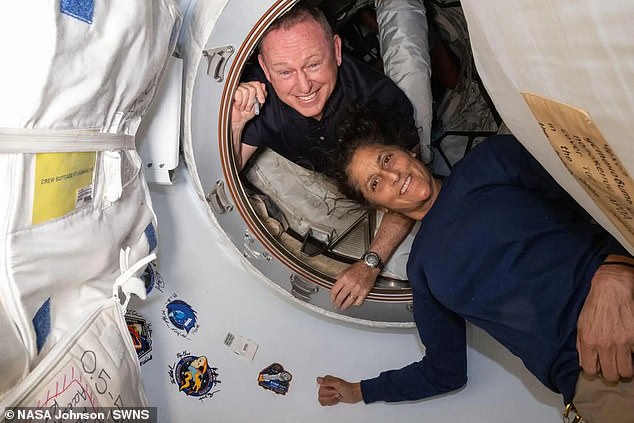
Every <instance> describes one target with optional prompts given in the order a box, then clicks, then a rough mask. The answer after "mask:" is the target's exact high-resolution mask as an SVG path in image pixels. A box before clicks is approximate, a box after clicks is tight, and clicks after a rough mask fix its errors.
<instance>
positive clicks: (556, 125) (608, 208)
mask: <svg viewBox="0 0 634 423" xmlns="http://www.w3.org/2000/svg"><path fill="white" fill-rule="evenodd" d="M522 95H523V96H524V99H525V100H526V103H528V106H529V107H530V109H531V111H532V112H533V115H535V118H536V119H537V122H538V123H539V125H540V126H541V128H542V130H543V131H544V134H545V135H546V137H547V138H548V141H550V144H551V145H552V147H553V149H554V150H555V152H556V153H557V156H558V157H559V159H560V160H561V161H562V162H563V164H564V165H565V166H566V168H567V169H568V170H569V171H570V173H571V174H572V175H573V176H574V177H575V178H576V179H577V181H578V182H579V183H580V184H581V186H582V187H583V188H584V189H585V191H586V192H587V193H588V195H589V196H590V197H591V198H592V199H593V200H594V202H595V203H596V204H597V205H598V206H599V207H600V208H601V209H602V210H603V212H604V213H605V215H606V216H607V217H608V218H609V219H610V221H611V222H612V224H614V226H615V227H616V228H617V229H618V230H619V232H620V233H621V234H622V235H623V236H624V237H625V239H626V240H627V241H628V242H629V243H630V244H631V245H634V181H632V178H630V176H629V175H628V173H627V171H626V169H625V167H624V166H623V164H622V163H621V161H620V160H619V157H618V156H617V155H616V153H615V152H614V150H612V148H611V147H610V146H609V145H608V143H607V141H606V140H605V138H604V137H603V135H602V134H601V132H600V131H599V129H598V128H597V127H596V125H595V124H594V122H592V120H591V119H590V116H589V115H588V113H587V112H585V111H584V110H581V109H577V108H574V107H571V106H569V105H567V104H564V103H560V102H558V101H555V100H552V99H548V98H544V97H542V96H538V95H535V94H530V93H522Z"/></svg>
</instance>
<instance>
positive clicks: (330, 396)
mask: <svg viewBox="0 0 634 423" xmlns="http://www.w3.org/2000/svg"><path fill="white" fill-rule="evenodd" d="M317 384H319V393H318V400H319V403H320V404H321V405H335V404H339V403H340V402H345V403H348V404H354V403H357V402H359V401H362V400H363V395H362V394H361V384H360V383H359V382H357V383H350V382H347V381H345V380H343V379H340V378H338V377H335V376H330V375H328V376H323V377H318V378H317Z"/></svg>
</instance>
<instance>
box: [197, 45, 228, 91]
mask: <svg viewBox="0 0 634 423" xmlns="http://www.w3.org/2000/svg"><path fill="white" fill-rule="evenodd" d="M234 51H235V48H233V46H225V47H218V48H212V49H209V50H203V56H205V57H206V58H207V75H212V76H213V77H214V79H215V80H216V81H217V82H222V81H223V80H224V79H225V66H226V64H227V61H228V60H229V57H231V55H232V54H233V52H234Z"/></svg>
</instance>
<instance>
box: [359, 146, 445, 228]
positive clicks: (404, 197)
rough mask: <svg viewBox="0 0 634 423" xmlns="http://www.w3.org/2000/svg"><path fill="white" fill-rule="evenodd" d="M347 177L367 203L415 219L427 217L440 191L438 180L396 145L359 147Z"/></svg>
mask: <svg viewBox="0 0 634 423" xmlns="http://www.w3.org/2000/svg"><path fill="white" fill-rule="evenodd" d="M347 174H348V179H349V180H350V182H351V184H353V186H356V187H358V189H359V191H360V192H361V194H363V196H364V197H365V199H366V200H367V201H368V202H369V203H370V204H372V205H374V206H378V207H383V208H386V209H388V210H391V211H394V212H398V213H402V214H404V215H406V216H409V217H411V218H412V219H417V220H420V219H422V218H423V216H425V214H427V211H429V209H430V208H431V206H432V205H433V203H434V201H435V200H436V197H437V196H438V191H439V190H440V181H439V180H437V179H435V178H434V177H433V176H432V174H431V173H430V172H429V170H427V168H426V167H425V165H423V163H421V162H420V161H419V160H418V159H416V158H415V157H414V156H413V155H412V154H410V153H409V152H407V151H404V150H402V149H400V148H398V147H396V146H384V145H367V146H363V147H359V148H358V149H357V150H356V151H355V152H354V154H353V155H352V160H351V162H350V164H349V165H348V169H347Z"/></svg>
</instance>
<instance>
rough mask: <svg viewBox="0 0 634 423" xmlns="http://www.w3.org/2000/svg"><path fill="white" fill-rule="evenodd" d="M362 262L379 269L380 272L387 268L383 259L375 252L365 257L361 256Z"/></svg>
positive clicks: (369, 252)
mask: <svg viewBox="0 0 634 423" xmlns="http://www.w3.org/2000/svg"><path fill="white" fill-rule="evenodd" d="M361 260H363V262H364V263H365V264H366V265H367V266H368V267H370V268H372V269H374V268H378V269H379V270H383V268H384V267H385V263H383V261H382V260H381V257H379V255H378V254H377V253H375V252H374V251H368V252H367V253H365V254H364V255H363V256H361Z"/></svg>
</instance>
